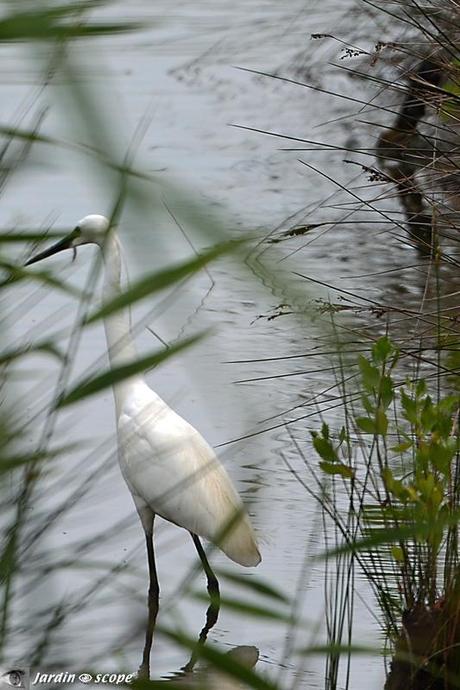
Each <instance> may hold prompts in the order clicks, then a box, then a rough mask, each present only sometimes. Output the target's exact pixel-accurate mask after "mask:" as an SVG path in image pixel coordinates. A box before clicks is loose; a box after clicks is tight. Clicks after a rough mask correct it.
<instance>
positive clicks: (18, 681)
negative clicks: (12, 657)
mask: <svg viewBox="0 0 460 690" xmlns="http://www.w3.org/2000/svg"><path fill="white" fill-rule="evenodd" d="M24 677H25V672H24V671H21V669H16V668H13V669H11V670H10V671H5V672H4V673H2V675H1V679H2V681H4V682H5V683H8V685H11V686H12V687H14V688H24V687H25V685H24Z"/></svg>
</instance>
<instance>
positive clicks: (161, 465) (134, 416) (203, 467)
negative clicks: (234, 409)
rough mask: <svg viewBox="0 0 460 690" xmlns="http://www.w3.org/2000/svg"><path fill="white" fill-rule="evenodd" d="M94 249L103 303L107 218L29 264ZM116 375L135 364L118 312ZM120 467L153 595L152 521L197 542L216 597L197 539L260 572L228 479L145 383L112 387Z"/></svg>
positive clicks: (87, 223) (110, 290)
mask: <svg viewBox="0 0 460 690" xmlns="http://www.w3.org/2000/svg"><path fill="white" fill-rule="evenodd" d="M88 243H95V244H97V245H99V247H100V248H101V249H102V251H103V255H104V263H105V280H104V297H105V299H106V300H108V301H110V300H111V299H113V298H114V297H115V296H117V295H118V294H119V293H120V278H121V276H120V274H121V247H120V243H119V241H118V238H117V236H116V234H115V232H114V231H113V229H110V228H109V221H108V220H107V218H105V217H104V216H98V215H91V216H86V217H85V218H83V219H82V220H81V221H80V222H79V223H78V225H77V227H76V228H75V230H74V231H73V232H72V233H71V234H70V235H69V236H68V237H67V238H65V239H64V240H61V241H60V242H58V243H57V244H56V245H54V246H53V247H51V248H50V249H48V250H46V251H44V252H42V253H40V254H38V255H37V256H35V257H33V258H32V259H30V260H29V261H28V262H27V264H31V263H35V262H36V261H40V260H42V259H44V258H46V257H48V256H51V255H52V254H55V253H57V252H59V251H62V250H64V249H68V248H74V247H76V246H78V245H81V244H88ZM104 325H105V330H106V337H107V346H108V352H109V357H110V361H111V365H112V367H113V368H115V367H118V366H121V365H123V364H126V363H127V362H131V361H134V360H135V358H136V350H135V347H134V344H133V342H132V338H131V334H130V327H129V314H128V313H127V312H126V311H123V310H122V311H117V312H115V313H113V314H111V315H110V316H108V317H107V318H106V319H105V321H104ZM114 396H115V407H116V416H117V419H116V421H117V430H118V443H119V450H120V456H119V457H120V466H121V471H122V473H123V477H124V479H125V481H126V483H127V485H128V487H129V489H130V491H131V494H132V496H133V499H134V503H135V505H136V508H137V510H138V513H139V516H140V518H141V521H142V524H143V527H144V531H145V534H146V538H147V549H148V555H149V570H150V581H151V593H152V591H154V592H156V594H158V582H157V580H156V568H155V561H154V552H153V541H152V533H153V519H154V516H155V515H159V516H161V517H162V518H164V519H165V520H168V521H169V522H172V523H174V524H176V525H178V526H179V527H183V528H184V529H186V530H189V532H190V533H191V534H192V537H193V539H194V542H195V545H196V547H197V550H198V553H199V555H200V558H201V560H202V562H203V565H204V568H205V571H206V574H207V577H208V589H210V591H211V589H213V590H214V591H217V593H218V586H217V580H216V579H215V576H214V574H213V573H212V570H211V569H210V566H209V564H208V562H207V560H206V557H205V555H204V552H203V550H202V548H201V545H200V543H199V540H197V536H199V537H204V538H205V539H207V540H209V541H211V542H213V543H214V544H216V545H217V546H218V547H219V548H221V549H222V551H223V552H224V553H225V554H226V555H227V556H228V557H229V558H231V559H232V560H233V561H235V562H236V563H239V564H241V565H244V566H256V565H257V564H258V563H259V562H260V560H261V557H260V553H259V550H258V548H257V543H256V539H255V536H254V533H253V530H252V527H251V524H250V522H249V518H248V516H247V514H246V512H245V510H244V508H243V504H242V502H241V499H240V497H239V495H238V493H237V492H236V490H235V488H234V486H233V484H232V482H231V480H230V478H229V476H228V474H227V472H226V471H225V469H224V467H223V466H222V465H221V463H220V462H219V460H218V459H217V457H216V454H215V453H214V451H213V449H212V448H211V447H210V446H209V445H208V443H207V442H206V441H205V440H204V439H203V437H202V436H201V435H200V434H199V433H198V431H197V430H196V429H194V428H193V426H191V425H190V424H189V423H188V422H186V421H185V420H184V419H183V418H182V417H180V416H179V415H178V414H176V413H175V412H174V411H173V410H171V408H170V407H168V405H167V404H166V403H165V402H164V401H163V400H162V399H161V398H160V397H159V396H158V395H157V394H156V393H154V392H153V391H152V389H151V388H149V386H147V384H146V383H145V381H144V380H143V378H142V377H141V376H133V377H131V378H129V379H127V380H124V381H122V382H121V383H118V384H115V385H114Z"/></svg>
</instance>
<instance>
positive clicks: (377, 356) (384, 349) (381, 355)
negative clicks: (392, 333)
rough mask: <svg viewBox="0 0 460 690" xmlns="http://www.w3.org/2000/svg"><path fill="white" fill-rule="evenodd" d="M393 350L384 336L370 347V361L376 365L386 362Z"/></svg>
mask: <svg viewBox="0 0 460 690" xmlns="http://www.w3.org/2000/svg"><path fill="white" fill-rule="evenodd" d="M393 350H394V348H393V345H392V343H391V341H390V339H389V338H388V337H387V336H386V335H384V336H383V337H382V338H379V339H378V340H377V342H376V343H374V345H373V346H372V359H373V360H374V362H376V363H383V362H386V360H387V359H388V357H389V355H390V354H391V353H392V352H393Z"/></svg>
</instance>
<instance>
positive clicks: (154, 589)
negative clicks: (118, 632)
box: [139, 530, 160, 680]
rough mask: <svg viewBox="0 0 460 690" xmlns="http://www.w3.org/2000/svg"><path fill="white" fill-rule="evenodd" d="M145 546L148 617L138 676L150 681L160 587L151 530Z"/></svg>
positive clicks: (146, 534) (146, 535) (146, 536)
mask: <svg viewBox="0 0 460 690" xmlns="http://www.w3.org/2000/svg"><path fill="white" fill-rule="evenodd" d="M145 542H146V545H147V557H148V562H149V580H150V584H149V596H148V611H149V617H148V621H147V627H146V630H145V643H144V651H143V654H142V664H141V665H140V667H139V676H140V677H141V678H146V679H147V680H150V653H151V651H152V643H153V633H154V631H155V623H156V620H157V615H158V608H159V598H160V587H159V584H158V576H157V569H156V565H155V551H154V548H153V530H152V531H149V532H146V533H145Z"/></svg>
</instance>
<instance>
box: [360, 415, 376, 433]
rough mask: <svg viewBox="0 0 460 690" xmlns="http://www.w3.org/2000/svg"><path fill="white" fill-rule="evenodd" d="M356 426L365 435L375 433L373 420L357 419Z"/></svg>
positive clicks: (366, 418)
mask: <svg viewBox="0 0 460 690" xmlns="http://www.w3.org/2000/svg"><path fill="white" fill-rule="evenodd" d="M356 424H357V425H358V427H359V428H360V429H361V430H362V431H365V432H366V434H376V433H377V429H376V426H375V421H374V420H373V419H369V418H368V417H357V418H356Z"/></svg>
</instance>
